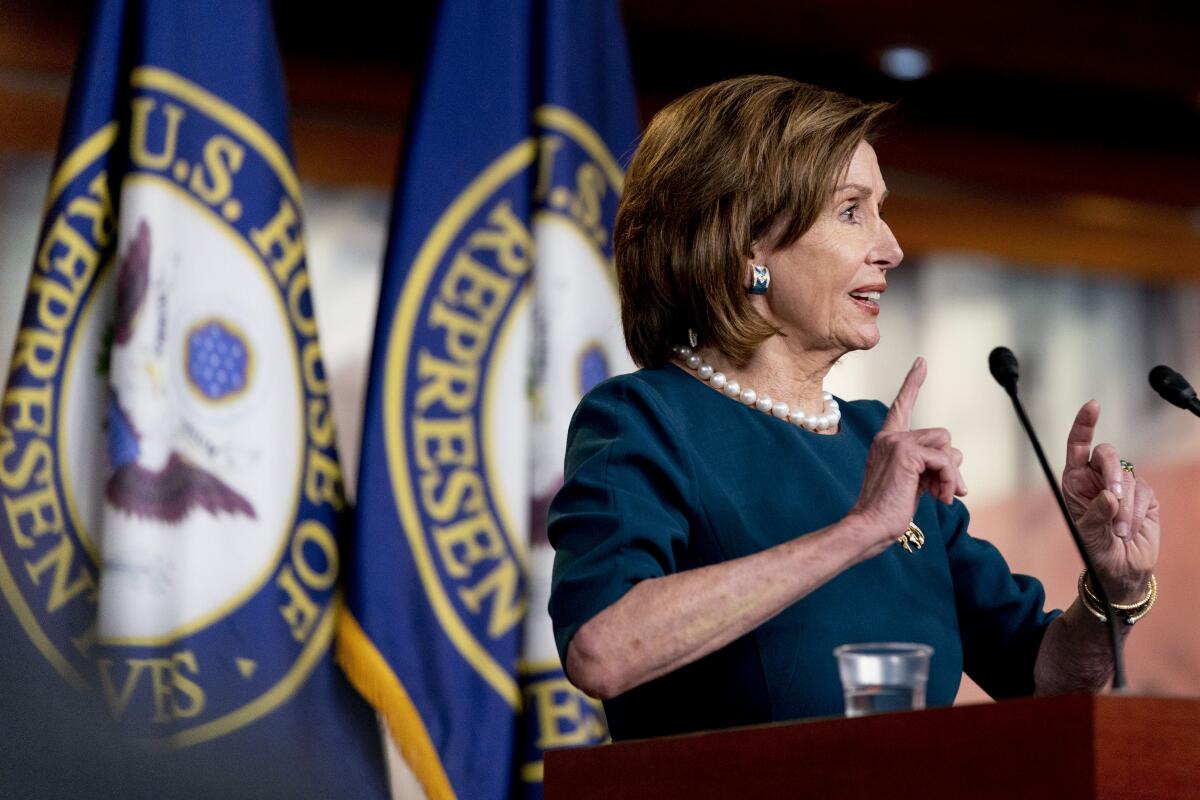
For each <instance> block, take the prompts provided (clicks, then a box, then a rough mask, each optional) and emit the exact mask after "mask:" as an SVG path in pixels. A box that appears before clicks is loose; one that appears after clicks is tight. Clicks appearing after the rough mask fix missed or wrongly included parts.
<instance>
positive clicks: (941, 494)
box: [850, 358, 967, 558]
mask: <svg viewBox="0 0 1200 800" xmlns="http://www.w3.org/2000/svg"><path fill="white" fill-rule="evenodd" d="M925 372H926V366H925V359H923V358H918V359H917V360H916V361H915V362H913V365H912V368H911V369H910V370H909V371H908V375H906V376H905V378H904V383H903V384H901V386H900V391H899V393H898V394H897V395H896V399H895V400H894V401H893V402H892V406H891V408H890V409H888V413H887V416H886V417H885V418H884V420H883V427H882V428H881V429H880V431H879V433H878V434H876V435H875V440H874V441H873V442H871V449H870V452H869V453H868V454H867V472H866V477H865V478H864V479H863V486H862V490H861V491H860V492H859V495H858V502H857V503H855V505H854V508H853V509H852V510H851V512H850V513H851V515H852V516H856V517H857V518H858V519H860V520H861V521H862V522H864V523H865V525H864V526H863V529H864V530H865V531H866V536H867V538H868V542H867V544H866V549H867V552H866V556H865V557H867V558H869V557H871V556H874V555H878V554H879V553H882V552H883V551H884V550H886V549H887V548H888V546H890V545H892V544H895V542H896V538H897V537H898V536H900V534H902V533H904V531H905V530H906V529H907V528H908V524H909V522H911V521H912V518H913V514H914V512H915V511H916V508H917V502H918V501H919V500H920V499H921V493H922V492H925V491H928V492H929V493H930V494H931V495H933V496H934V497H936V498H937V499H938V500H941V501H942V502H943V503H947V504H949V503H951V502H953V501H954V497H955V495H958V496H960V497H961V496H962V495H965V494H966V493H967V486H966V483H965V482H964V481H963V478H962V474H961V473H960V472H959V465H960V464H962V453H961V452H959V451H958V450H956V449H955V448H954V447H952V446H951V444H950V432H949V431H947V430H946V429H945V428H922V429H919V430H915V431H914V430H911V429H910V427H911V420H912V410H913V407H914V406H915V405H916V402H917V394H918V392H919V391H920V389H921V384H922V383H924V381H925Z"/></svg>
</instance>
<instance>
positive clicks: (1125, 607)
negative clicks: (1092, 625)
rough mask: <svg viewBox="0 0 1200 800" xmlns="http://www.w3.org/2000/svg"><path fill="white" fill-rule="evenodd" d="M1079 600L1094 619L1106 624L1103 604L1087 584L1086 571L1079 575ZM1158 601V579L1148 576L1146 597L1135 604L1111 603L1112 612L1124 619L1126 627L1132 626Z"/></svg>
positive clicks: (1151, 575) (1152, 575)
mask: <svg viewBox="0 0 1200 800" xmlns="http://www.w3.org/2000/svg"><path fill="white" fill-rule="evenodd" d="M1078 590H1079V600H1080V602H1081V603H1083V606H1084V608H1086V609H1087V610H1088V611H1090V612H1091V613H1092V615H1093V616H1094V617H1096V619H1098V620H1100V621H1101V622H1107V621H1108V617H1107V616H1105V614H1104V604H1103V602H1101V600H1100V598H1099V597H1097V596H1096V593H1095V592H1094V591H1092V587H1091V586H1090V585H1089V584H1088V573H1087V570H1084V571H1083V572H1081V573H1079V584H1078ZM1157 599H1158V579H1157V578H1155V577H1154V574H1153V573H1151V574H1150V583H1149V585H1148V587H1147V589H1146V596H1145V598H1143V599H1142V600H1141V601H1140V602H1137V603H1125V604H1118V603H1113V611H1114V612H1118V613H1120V614H1121V616H1122V617H1123V618H1124V622H1125V624H1126V625H1132V624H1133V623H1135V622H1137V621H1138V620H1139V619H1141V618H1142V617H1144V616H1146V614H1148V613H1150V609H1152V608H1154V602H1155V601H1156V600H1157Z"/></svg>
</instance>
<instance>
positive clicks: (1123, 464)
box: [1121, 458, 1137, 478]
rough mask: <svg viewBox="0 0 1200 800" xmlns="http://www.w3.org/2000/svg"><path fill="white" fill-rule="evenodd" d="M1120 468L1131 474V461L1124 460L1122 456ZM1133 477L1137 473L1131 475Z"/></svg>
mask: <svg viewBox="0 0 1200 800" xmlns="http://www.w3.org/2000/svg"><path fill="white" fill-rule="evenodd" d="M1121 469H1122V471H1124V472H1128V473H1129V474H1130V475H1133V462H1132V461H1126V460H1125V459H1123V458H1122V459H1121ZM1133 477H1135V478H1136V477H1137V475H1133Z"/></svg>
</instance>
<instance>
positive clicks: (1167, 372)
mask: <svg viewBox="0 0 1200 800" xmlns="http://www.w3.org/2000/svg"><path fill="white" fill-rule="evenodd" d="M1150 385H1151V386H1152V387H1153V388H1154V391H1156V392H1158V393H1159V394H1160V395H1162V398H1163V399H1164V400H1166V401H1167V402H1168V403H1170V404H1171V405H1173V406H1179V407H1180V408H1182V409H1186V410H1188V411H1191V412H1192V413H1193V414H1195V415H1196V416H1198V417H1200V399H1197V398H1196V390H1195V389H1193V388H1192V385H1191V384H1190V383H1188V382H1187V378H1185V377H1183V376H1182V375H1180V374H1179V373H1178V372H1176V371H1175V370H1173V369H1171V368H1170V367H1167V366H1164V365H1162V364H1159V365H1158V366H1157V367H1155V368H1154V369H1152V370H1150Z"/></svg>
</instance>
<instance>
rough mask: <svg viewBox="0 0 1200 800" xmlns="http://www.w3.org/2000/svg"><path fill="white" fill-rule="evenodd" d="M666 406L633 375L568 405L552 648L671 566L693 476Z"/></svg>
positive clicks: (682, 544) (562, 646)
mask: <svg viewBox="0 0 1200 800" xmlns="http://www.w3.org/2000/svg"><path fill="white" fill-rule="evenodd" d="M680 441H681V440H680V437H679V436H678V435H676V434H675V431H674V430H673V429H672V421H671V418H670V409H669V408H666V407H665V404H663V403H662V401H661V398H659V397H658V395H657V394H656V393H654V392H653V391H652V390H650V389H649V388H647V387H644V386H639V385H638V383H637V379H636V378H630V377H625V378H619V379H616V380H613V381H608V382H606V383H604V384H601V385H600V386H598V387H597V388H596V389H595V390H593V391H592V392H591V393H589V394H588V396H587V397H585V398H584V400H583V402H582V403H581V404H580V406H579V408H578V409H576V411H575V416H574V418H573V419H572V420H571V427H570V430H569V432H568V434H567V454H566V464H565V468H564V475H563V486H562V489H560V490H559V492H558V494H557V495H556V496H555V498H554V500H553V501H552V502H551V504H550V513H549V519H548V521H547V532H548V534H549V538H550V544H551V545H553V547H554V550H555V553H554V574H553V579H552V581H551V589H550V616H551V619H552V620H553V623H554V639H555V643H556V645H557V646H558V653H559V657H560V658H562V660H563V663H564V664H565V663H566V657H567V644H568V643H569V642H570V641H571V637H572V636H574V635H575V632H576V631H578V630H579V628H580V627H581V626H582V625H583V624H584V623H585V622H587V621H588V620H589V619H591V618H592V617H594V616H595V615H596V614H598V613H600V612H601V611H603V610H604V609H606V608H608V607H609V606H610V605H612V604H613V603H615V602H616V601H617V600H619V599H620V598H621V597H622V596H623V595H624V594H625V593H626V592H627V591H629V590H630V589H631V588H632V587H633V586H634V585H635V584H636V583H638V582H639V581H643V580H645V579H647V578H655V577H660V576H663V575H669V574H671V573H673V572H676V571H677V569H678V568H679V564H680V561H681V559H682V557H683V555H684V552H685V550H686V547H687V542H688V530H689V522H688V518H689V515H688V512H687V509H690V508H695V507H696V506H695V505H694V503H693V498H692V497H691V492H692V491H693V490H692V487H693V485H694V482H693V481H692V479H691V477H690V475H691V469H692V468H691V464H690V462H689V460H688V458H687V454H686V453H685V452H683V451H682V450H681V449H680V447H679V442H680Z"/></svg>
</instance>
